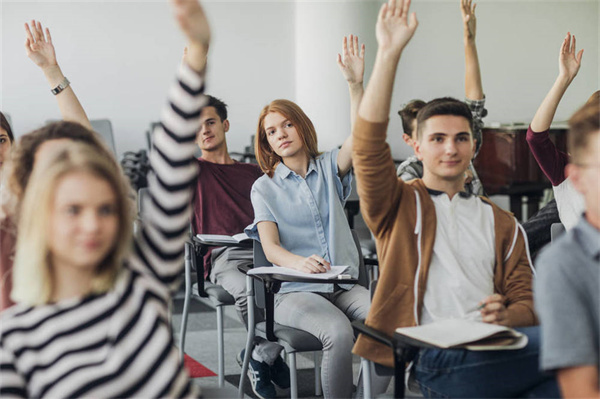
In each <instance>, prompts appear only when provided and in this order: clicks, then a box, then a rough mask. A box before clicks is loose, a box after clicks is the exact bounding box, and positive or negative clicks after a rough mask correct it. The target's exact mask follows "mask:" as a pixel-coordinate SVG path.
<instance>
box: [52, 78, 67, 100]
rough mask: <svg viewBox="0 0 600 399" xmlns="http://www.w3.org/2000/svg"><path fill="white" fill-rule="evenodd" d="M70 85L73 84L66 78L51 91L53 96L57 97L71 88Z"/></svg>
mask: <svg viewBox="0 0 600 399" xmlns="http://www.w3.org/2000/svg"><path fill="white" fill-rule="evenodd" d="M70 84H71V82H69V79H67V77H66V76H65V78H64V79H63V80H62V81H61V82H60V83H59V84H58V86H56V87H55V88H54V89H52V90H50V91H51V92H52V94H54V95H57V94H58V93H60V92H61V91H63V90H64V89H66V88H67V87H69V85H70Z"/></svg>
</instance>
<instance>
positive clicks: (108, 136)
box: [90, 119, 117, 155]
mask: <svg viewBox="0 0 600 399" xmlns="http://www.w3.org/2000/svg"><path fill="white" fill-rule="evenodd" d="M90 123H91V124H92V128H94V131H95V132H96V133H98V134H99V135H100V136H101V137H102V138H103V139H104V141H105V142H106V144H108V147H109V148H110V149H111V150H112V152H113V154H115V155H116V154H117V148H116V146H115V139H114V137H113V128H112V123H110V120H109V119H93V120H91V121H90Z"/></svg>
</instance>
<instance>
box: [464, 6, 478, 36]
mask: <svg viewBox="0 0 600 399" xmlns="http://www.w3.org/2000/svg"><path fill="white" fill-rule="evenodd" d="M472 3H473V0H460V13H461V14H462V20H463V28H464V36H465V40H475V33H476V32H477V18H476V17H475V7H477V4H472Z"/></svg>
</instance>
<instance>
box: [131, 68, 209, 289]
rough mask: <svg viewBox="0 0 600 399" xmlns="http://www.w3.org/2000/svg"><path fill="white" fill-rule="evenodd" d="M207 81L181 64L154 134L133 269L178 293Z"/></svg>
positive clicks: (195, 174)
mask: <svg viewBox="0 0 600 399" xmlns="http://www.w3.org/2000/svg"><path fill="white" fill-rule="evenodd" d="M203 92H204V79H203V76H201V75H200V74H198V73H197V72H195V71H193V70H192V69H190V68H189V67H188V66H187V65H185V64H182V65H181V67H180V69H179V72H178V75H177V80H176V82H175V83H174V84H173V85H172V86H171V89H170V91H169V98H168V102H167V105H166V106H165V107H164V108H163V112H162V116H161V123H160V124H159V125H158V126H157V127H156V128H155V130H154V132H153V140H152V142H153V144H154V145H153V147H152V152H151V153H150V169H151V171H150V173H149V174H148V196H147V197H146V198H144V204H143V206H142V209H143V214H142V219H143V220H144V223H143V228H142V230H141V232H140V234H138V236H137V237H136V240H135V242H134V244H135V245H134V256H133V257H132V262H131V264H132V267H134V268H136V269H138V271H140V272H142V273H148V272H149V273H150V274H151V275H153V276H154V277H156V278H158V279H159V280H160V281H162V282H163V283H164V284H166V285H167V286H168V287H169V288H170V289H175V288H176V287H177V283H178V282H179V276H180V274H181V272H182V268H183V259H182V258H183V248H184V243H185V240H186V239H187V235H188V227H189V223H190V217H191V213H192V212H191V202H192V201H191V199H192V187H193V184H194V182H195V179H196V176H197V165H196V164H197V162H196V161H195V160H194V157H193V156H194V152H195V150H196V144H195V137H196V132H197V131H198V129H199V128H200V112H201V110H202V107H203V106H204V104H205V103H206V99H205V97H204V95H203Z"/></svg>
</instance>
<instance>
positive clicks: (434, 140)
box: [431, 136, 444, 143]
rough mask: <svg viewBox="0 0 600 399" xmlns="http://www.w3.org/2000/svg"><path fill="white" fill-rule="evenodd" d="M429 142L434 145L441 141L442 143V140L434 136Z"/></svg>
mask: <svg viewBox="0 0 600 399" xmlns="http://www.w3.org/2000/svg"><path fill="white" fill-rule="evenodd" d="M431 141H433V142H435V143H441V142H442V141H444V139H443V138H442V137H440V136H434V137H433V138H432V139H431Z"/></svg>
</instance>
